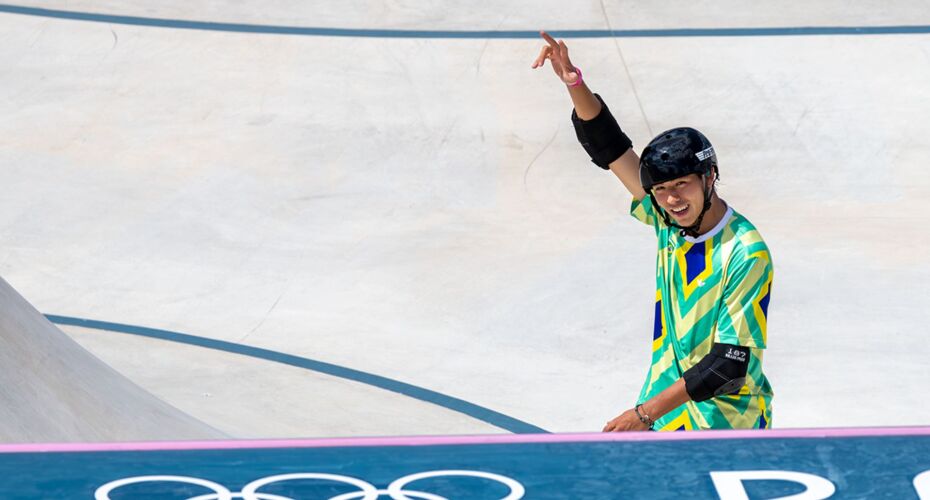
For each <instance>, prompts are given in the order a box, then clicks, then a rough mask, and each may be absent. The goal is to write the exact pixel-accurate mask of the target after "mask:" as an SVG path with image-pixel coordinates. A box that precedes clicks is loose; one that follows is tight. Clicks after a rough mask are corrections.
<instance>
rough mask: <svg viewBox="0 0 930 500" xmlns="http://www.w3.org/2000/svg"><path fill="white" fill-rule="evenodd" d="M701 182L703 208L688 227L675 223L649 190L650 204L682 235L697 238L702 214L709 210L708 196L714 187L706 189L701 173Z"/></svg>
mask: <svg viewBox="0 0 930 500" xmlns="http://www.w3.org/2000/svg"><path fill="white" fill-rule="evenodd" d="M701 183H702V185H703V191H704V208H702V209H701V214H700V215H698V218H697V220H696V221H694V224H691V225H690V226H688V227H685V226H681V225H678V224H675V223H674V222H673V221H672V218H671V217H670V216H669V215H668V213H667V212H666V211H665V209H663V208H661V207H660V206H659V202H657V201H656V197H655V195H654V194H652V190H649V197H650V198H652V205H653V206H654V207H656V208H657V209H658V210H659V213H660V214H662V220H664V221H665V225H666V226H669V227H677V228H678V229H680V231H679V234H681V235H682V236H690V237H692V238H697V237H698V236H700V234H699V233H698V230H699V229H700V228H701V221H703V220H704V216H705V215H706V214H707V211H708V210H710V205H711V200H710V198H711V196H712V195H713V194H714V188H713V187H711V188H710V189H707V183H706V182H705V177H704V176H703V175H702V176H701Z"/></svg>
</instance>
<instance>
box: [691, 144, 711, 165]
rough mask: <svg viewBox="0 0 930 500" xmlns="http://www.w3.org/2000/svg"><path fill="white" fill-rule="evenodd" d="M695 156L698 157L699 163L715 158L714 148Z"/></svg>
mask: <svg viewBox="0 0 930 500" xmlns="http://www.w3.org/2000/svg"><path fill="white" fill-rule="evenodd" d="M694 156H697V159H698V161H704V160H706V159H708V158H710V157H711V156H714V147H713V146H711V147H709V148H707V149H705V150H703V151H698V152H697V153H696V154H695V155H694Z"/></svg>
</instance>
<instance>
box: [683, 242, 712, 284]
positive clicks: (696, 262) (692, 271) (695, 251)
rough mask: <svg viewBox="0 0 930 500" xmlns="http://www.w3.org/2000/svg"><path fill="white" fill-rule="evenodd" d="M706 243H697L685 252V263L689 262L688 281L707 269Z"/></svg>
mask: <svg viewBox="0 0 930 500" xmlns="http://www.w3.org/2000/svg"><path fill="white" fill-rule="evenodd" d="M705 248H706V246H705V245H704V243H696V244H694V246H692V247H691V248H689V249H688V252H687V253H685V263H686V264H687V267H688V269H687V276H688V283H691V282H692V281H694V279H695V278H697V277H698V275H699V274H701V273H702V272H704V270H705V269H707V260H706V259H705V255H704V249H705Z"/></svg>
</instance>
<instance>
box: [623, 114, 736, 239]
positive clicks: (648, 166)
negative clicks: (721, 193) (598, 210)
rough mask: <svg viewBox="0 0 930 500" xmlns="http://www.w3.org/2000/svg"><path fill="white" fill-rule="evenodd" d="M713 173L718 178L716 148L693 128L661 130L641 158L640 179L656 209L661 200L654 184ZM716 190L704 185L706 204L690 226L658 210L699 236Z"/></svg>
mask: <svg viewBox="0 0 930 500" xmlns="http://www.w3.org/2000/svg"><path fill="white" fill-rule="evenodd" d="M711 172H714V173H715V174H717V176H718V177H719V173H718V171H717V155H716V154H715V153H714V147H713V146H711V144H710V141H708V140H707V137H704V134H702V133H700V132H698V131H697V130H695V129H693V128H691V127H679V128H673V129H671V130H666V131H665V132H662V133H661V134H659V135H658V136H656V138H655V139H653V140H652V141H650V142H649V144H648V145H647V146H646V149H643V154H642V156H641V157H640V159H639V181H640V182H641V183H642V185H643V189H644V190H645V191H646V192H647V193H649V197H650V198H652V204H653V206H655V207H656V208H657V209H658V208H659V203H658V202H657V201H656V198H655V194H654V193H653V192H652V187H653V186H655V185H656V184H661V183H663V182H668V181H670V180H673V179H677V178H679V177H684V176H686V175H690V174H698V175H700V176H702V177H706V176H708V175H710V173H711ZM713 192H714V190H713V187H711V189H707V186H706V185H705V186H704V206H703V207H702V208H701V213H700V214H699V215H698V218H697V220H696V221H695V222H694V224H692V225H690V226H688V227H683V226H680V225H678V224H676V223H675V222H673V221H672V219H671V218H670V217H669V215H668V214H667V213H665V210H659V213H661V214H662V220H664V221H665V224H666V225H668V226H671V227H677V228H679V229H681V234H682V235H687V236H692V237H697V236H698V230H699V229H700V227H701V222H702V221H703V220H704V215H705V214H706V213H707V211H708V210H709V209H710V205H711V195H712V194H713Z"/></svg>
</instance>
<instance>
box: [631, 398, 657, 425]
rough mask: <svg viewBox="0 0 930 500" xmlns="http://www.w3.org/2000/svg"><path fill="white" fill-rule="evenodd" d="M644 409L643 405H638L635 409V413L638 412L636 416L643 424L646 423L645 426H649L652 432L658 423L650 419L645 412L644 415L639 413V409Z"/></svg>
mask: <svg viewBox="0 0 930 500" xmlns="http://www.w3.org/2000/svg"><path fill="white" fill-rule="evenodd" d="M642 407H643V405H641V404H638V405H636V406H635V407H634V408H633V411H635V412H636V416H637V417H639V421H640V422H642V423H644V424H646V425H648V426H649V430H652V426H653V425H654V424H655V423H656V422H655V420H653V419H651V418H649V415H646V412H645V411H643V412H642V413H640V412H639V409H640V408H642Z"/></svg>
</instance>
